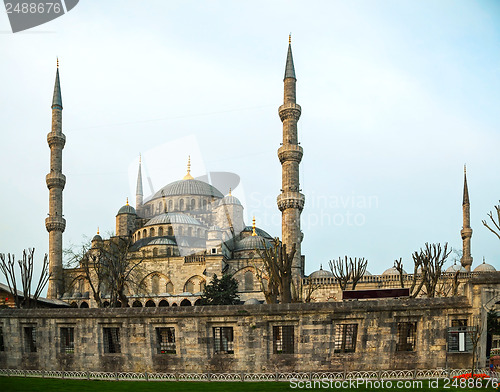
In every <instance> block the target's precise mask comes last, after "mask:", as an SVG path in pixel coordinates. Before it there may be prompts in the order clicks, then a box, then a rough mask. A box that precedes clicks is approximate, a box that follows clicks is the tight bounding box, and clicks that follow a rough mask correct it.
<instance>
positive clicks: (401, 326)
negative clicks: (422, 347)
mask: <svg viewBox="0 0 500 392" xmlns="http://www.w3.org/2000/svg"><path fill="white" fill-rule="evenodd" d="M396 339H397V340H396V352H415V351H417V350H416V346H417V322H416V321H398V323H397V335H396Z"/></svg>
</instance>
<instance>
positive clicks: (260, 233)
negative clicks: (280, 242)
mask: <svg viewBox="0 0 500 392" xmlns="http://www.w3.org/2000/svg"><path fill="white" fill-rule="evenodd" d="M241 232H242V233H249V232H250V233H252V232H253V227H252V226H245V228H244V229H243V230H242V231H241ZM255 233H256V234H257V235H258V236H259V237H264V238H267V239H270V240H272V239H273V237H271V236H270V235H269V234H268V233H267V232H266V231H264V230H262V229H259V228H258V227H256V228H255Z"/></svg>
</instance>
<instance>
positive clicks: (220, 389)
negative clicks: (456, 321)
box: [0, 377, 494, 392]
mask: <svg viewBox="0 0 500 392" xmlns="http://www.w3.org/2000/svg"><path fill="white" fill-rule="evenodd" d="M393 384H395V381H393ZM290 390H325V389H320V388H319V387H316V388H314V389H312V388H305V386H304V387H303V388H299V386H298V385H297V386H296V388H291V384H290V383H288V382H174V381H167V382H158V381H155V382H145V381H118V382H116V381H86V380H61V379H51V378H29V377H28V378H24V377H0V391H2V392H11V391H15V392H32V391H37V392H38V391H51V392H58V391H61V392H62V391H64V392H71V391H78V392H99V391H120V392H128V391H130V392H138V391H140V392H143V391H144V392H155V391H162V392H165V391H175V392H177V391H179V392H184V391H203V392H211V391H214V392H226V391H227V392H235V391H237V392H239V391H243V392H245V391H258V392H264V391H290ZM326 390H331V391H339V392H343V391H345V392H347V391H351V392H352V391H360V392H365V391H366V392H368V391H380V390H381V388H380V387H378V388H373V389H366V388H364V387H360V388H351V389H349V388H347V389H342V388H341V389H336V388H335V387H333V388H331V389H330V388H328V389H326ZM384 390H391V391H402V390H404V391H415V392H420V391H433V392H434V391H435V392H445V391H446V392H448V391H462V392H467V391H494V389H493V388H491V387H489V388H484V387H483V388H481V389H470V388H467V387H466V388H453V387H452V388H445V386H444V382H443V381H440V383H439V387H438V388H431V386H430V385H429V380H423V381H422V388H404V387H403V388H396V385H393V388H391V389H384Z"/></svg>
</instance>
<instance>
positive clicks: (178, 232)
mask: <svg viewBox="0 0 500 392" xmlns="http://www.w3.org/2000/svg"><path fill="white" fill-rule="evenodd" d="M176 233H177V235H182V227H178V228H177V230H176Z"/></svg>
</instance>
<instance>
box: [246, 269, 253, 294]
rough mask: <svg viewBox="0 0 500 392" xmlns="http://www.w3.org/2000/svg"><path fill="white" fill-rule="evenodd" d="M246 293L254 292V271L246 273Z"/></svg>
mask: <svg viewBox="0 0 500 392" xmlns="http://www.w3.org/2000/svg"><path fill="white" fill-rule="evenodd" d="M245 291H253V273H252V271H247V272H245Z"/></svg>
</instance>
